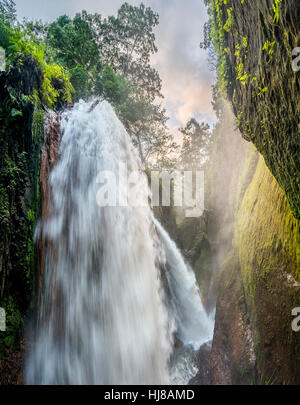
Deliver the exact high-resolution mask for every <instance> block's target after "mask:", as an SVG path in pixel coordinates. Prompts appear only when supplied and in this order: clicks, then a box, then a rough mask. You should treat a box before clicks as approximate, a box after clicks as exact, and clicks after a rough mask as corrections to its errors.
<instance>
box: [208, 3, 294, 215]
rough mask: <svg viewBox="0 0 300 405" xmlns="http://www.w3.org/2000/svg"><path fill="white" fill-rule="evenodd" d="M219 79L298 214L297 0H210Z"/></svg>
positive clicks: (241, 123)
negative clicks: (294, 62) (218, 61)
mask: <svg viewBox="0 0 300 405" xmlns="http://www.w3.org/2000/svg"><path fill="white" fill-rule="evenodd" d="M211 3H213V4H214V5H212V6H211V11H212V14H213V25H214V36H215V43H216V47H217V49H218V52H219V55H220V57H221V61H222V63H221V69H220V75H219V76H220V81H221V86H222V87H223V90H224V91H225V92H226V94H227V96H228V98H229V100H230V101H231V102H232V105H233V109H234V113H235V115H236V117H237V119H238V123H239V127H240V130H241V133H242V135H243V137H244V138H245V139H247V140H249V141H251V142H253V143H254V145H255V146H256V148H257V149H258V151H259V152H260V153H261V154H262V155H263V156H264V158H265V162H266V164H267V166H268V167H269V169H270V170H271V172H272V174H273V176H274V177H275V178H276V180H277V182H278V184H279V185H280V186H281V187H282V188H283V189H284V191H285V194H286V196H287V200H288V202H289V204H290V206H291V209H292V211H293V214H294V216H295V217H296V218H298V219H299V218H300V174H299V167H300V157H299V156H300V150H299V144H300V135H299V133H300V132H299V116H300V103H299V102H298V101H297V100H298V99H297V96H298V95H299V91H300V81H299V75H300V73H299V72H297V71H296V70H295V69H293V65H292V62H293V55H292V52H293V49H294V48H296V47H298V46H299V40H300V32H299V18H300V3H299V1H297V0H256V1H250V0H243V1H236V0H226V1H224V0H216V1H214V2H211Z"/></svg>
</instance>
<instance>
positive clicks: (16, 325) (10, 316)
mask: <svg viewBox="0 0 300 405" xmlns="http://www.w3.org/2000/svg"><path fill="white" fill-rule="evenodd" d="M0 307H1V308H4V310H5V313H6V331H5V332H0V358H1V357H2V356H3V355H4V354H5V350H6V349H10V348H12V347H13V346H14V345H15V344H17V343H18V340H19V338H20V331H21V329H22V327H23V318H22V315H21V313H20V311H19V310H18V307H17V305H16V302H15V300H14V298H13V297H12V296H9V297H8V298H4V299H3V300H2V301H1V302H0Z"/></svg>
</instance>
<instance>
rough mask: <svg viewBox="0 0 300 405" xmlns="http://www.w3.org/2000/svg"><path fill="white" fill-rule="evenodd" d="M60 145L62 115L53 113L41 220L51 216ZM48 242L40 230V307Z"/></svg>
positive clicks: (47, 134)
mask: <svg viewBox="0 0 300 405" xmlns="http://www.w3.org/2000/svg"><path fill="white" fill-rule="evenodd" d="M59 143H60V114H59V113H55V112H53V111H51V112H50V113H49V114H48V117H47V119H46V122H45V130H44V144H43V147H42V158H41V171H40V184H41V218H43V219H44V220H45V219H46V218H48V217H49V216H50V214H51V188H50V184H49V176H50V172H51V169H52V168H53V167H54V166H55V164H56V162H57V159H58V151H59ZM47 244H48V241H47V240H46V239H45V238H44V236H43V229H40V238H39V242H38V252H39V266H38V275H37V278H38V305H39V303H40V298H41V297H40V296H41V291H42V280H43V274H44V269H45V257H46V248H47Z"/></svg>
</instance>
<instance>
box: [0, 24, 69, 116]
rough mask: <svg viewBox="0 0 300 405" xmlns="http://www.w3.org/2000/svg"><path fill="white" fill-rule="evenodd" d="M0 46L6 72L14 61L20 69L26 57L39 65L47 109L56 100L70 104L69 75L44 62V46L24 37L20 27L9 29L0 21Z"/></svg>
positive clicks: (60, 67) (51, 106) (59, 67)
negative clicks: (2, 50)
mask: <svg viewBox="0 0 300 405" xmlns="http://www.w3.org/2000/svg"><path fill="white" fill-rule="evenodd" d="M0 46H2V47H3V48H4V49H5V51H6V62H7V66H6V70H7V72H9V70H10V69H11V68H12V67H13V64H14V63H15V61H16V60H17V61H18V63H19V65H20V66H21V67H22V65H23V61H24V58H25V57H26V56H30V57H32V58H33V59H34V60H35V61H36V62H37V63H38V64H39V66H40V69H41V71H42V74H43V83H42V90H43V91H42V98H43V102H44V103H45V105H46V106H47V107H49V108H53V107H54V105H55V103H56V102H57V101H58V99H62V100H63V101H65V102H71V99H72V97H71V93H72V86H71V83H70V80H69V74H68V72H67V71H66V69H65V68H63V67H62V66H59V65H57V64H55V63H47V62H46V60H45V47H46V46H45V44H42V45H38V44H37V43H35V42H34V41H33V40H32V39H30V38H28V37H26V35H25V34H24V32H23V31H22V29H21V28H20V27H11V26H10V25H8V24H6V23H3V22H1V21H0Z"/></svg>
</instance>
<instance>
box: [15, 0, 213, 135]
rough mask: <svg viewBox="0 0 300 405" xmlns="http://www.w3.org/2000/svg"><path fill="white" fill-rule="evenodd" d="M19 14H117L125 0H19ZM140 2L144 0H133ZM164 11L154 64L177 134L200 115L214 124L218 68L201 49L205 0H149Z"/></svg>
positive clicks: (131, 0) (33, 16)
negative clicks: (211, 66)
mask: <svg viewBox="0 0 300 405" xmlns="http://www.w3.org/2000/svg"><path fill="white" fill-rule="evenodd" d="M14 1H15V3H16V7H17V12H18V17H19V18H20V19H23V18H24V17H26V18H29V19H39V20H40V19H41V20H43V21H53V20H54V19H56V18H57V17H58V16H60V15H62V14H67V15H69V16H71V17H72V16H74V15H75V14H76V12H80V11H81V10H83V9H84V10H87V11H88V12H90V13H95V12H97V13H100V14H102V15H104V16H107V15H114V14H116V12H117V10H118V8H119V7H120V6H121V4H122V3H124V2H125V0H14ZM127 2H128V3H130V4H132V5H139V4H140V3H141V0H127ZM143 3H144V4H145V5H146V6H150V7H151V8H152V9H153V10H154V11H156V12H158V14H159V21H160V23H159V26H158V27H156V29H155V34H156V44H157V48H158V53H157V54H156V55H154V56H153V57H152V65H153V66H154V67H155V68H156V69H157V70H158V72H159V74H160V77H161V79H162V93H163V95H164V101H163V105H164V107H165V108H166V110H167V115H168V117H170V120H169V127H170V130H171V131H172V133H173V134H174V135H175V137H176V139H177V140H180V136H179V134H178V128H179V127H181V126H184V125H185V124H186V122H187V121H188V120H189V119H190V118H192V117H195V118H197V119H198V120H199V121H204V122H207V123H208V124H210V125H213V124H214V122H215V121H216V117H215V114H214V111H213V108H212V105H211V100H212V91H211V85H212V84H213V83H214V79H215V78H214V74H213V73H212V72H211V71H210V70H209V69H208V63H207V54H206V52H205V51H204V50H202V49H200V47H199V43H200V42H201V41H202V40H203V25H204V23H205V21H207V19H208V17H207V13H206V8H205V6H204V4H203V1H202V0H143Z"/></svg>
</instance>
